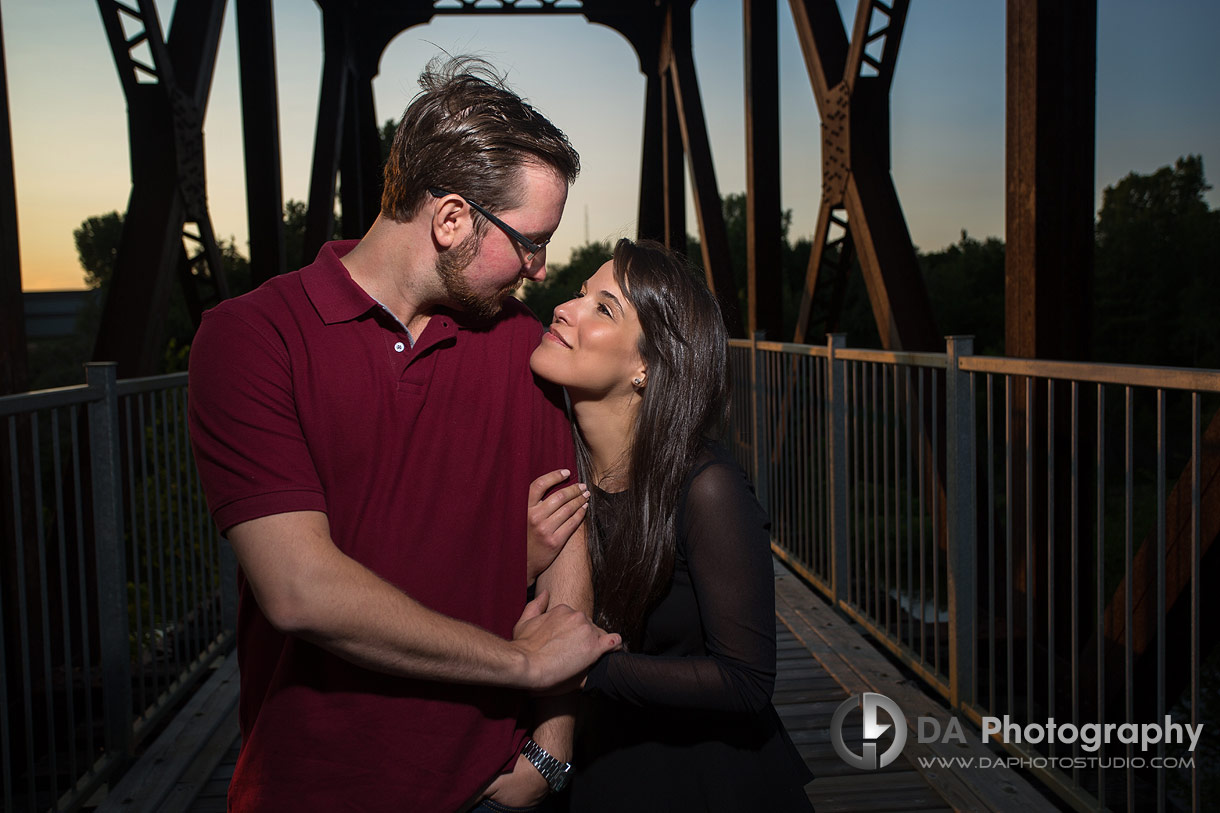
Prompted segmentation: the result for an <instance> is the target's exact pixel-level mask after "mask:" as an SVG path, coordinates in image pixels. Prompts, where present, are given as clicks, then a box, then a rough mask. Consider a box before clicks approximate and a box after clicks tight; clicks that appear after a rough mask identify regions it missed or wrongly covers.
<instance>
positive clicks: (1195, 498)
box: [1190, 392, 1203, 811]
mask: <svg viewBox="0 0 1220 813" xmlns="http://www.w3.org/2000/svg"><path fill="white" fill-rule="evenodd" d="M1190 401H1191V421H1190V459H1191V466H1190V722H1191V725H1200V724H1201V723H1200V722H1199V702H1200V697H1199V677H1200V674H1201V672H1202V669H1203V652H1202V648H1201V646H1200V639H1201V636H1202V629H1201V627H1200V621H1201V614H1200V613H1201V601H1202V590H1201V589H1200V584H1199V579H1200V578H1201V577H1202V574H1203V570H1202V567H1203V562H1202V544H1201V543H1202V538H1203V534H1202V528H1201V525H1200V523H1201V521H1202V511H1201V509H1200V506H1201V504H1202V500H1201V496H1202V494H1201V486H1200V481H1201V476H1200V474H1199V470H1200V469H1201V468H1202V467H1203V433H1202V426H1203V415H1202V404H1201V402H1200V396H1199V393H1198V392H1194V393H1191V396H1190ZM1200 780H1201V777H1200V776H1199V760H1198V759H1195V760H1194V761H1193V763H1192V765H1191V768H1190V809H1191V810H1192V811H1198V810H1202V807H1201V806H1200V790H1199V783H1200Z"/></svg>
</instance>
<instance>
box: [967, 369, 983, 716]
mask: <svg viewBox="0 0 1220 813" xmlns="http://www.w3.org/2000/svg"><path fill="white" fill-rule="evenodd" d="M973 349H974V348H973V347H971V350H972V351H973ZM967 400H968V403H969V413H968V414H969V417H970V429H969V432H970V435H969V437H970V456H969V460H970V462H969V465H970V469H969V475H970V480H969V481H968V482H969V483H970V488H971V489H972V491H973V498H972V500H971V502H972V505H973V506H974V507H973V508H972V509H971V511H970V523H971V524H970V528H971V537H970V538H971V540H973V541H972V542H971V550H972V551H973V562H974V564H973V568H972V572H971V574H970V579H971V580H972V581H973V580H975V579H977V577H978V570H979V562H978V555H979V526H978V513H979V493H978V485H979V484H978V478H977V473H978V468H979V465H978V464H979V428H978V402H979V377H978V374H977V373H971V374H970V396H969V398H968V399H967ZM973 592H974V595H973V597H972V598H971V602H972V603H971V606H970V608H969V609H970V613H971V616H970V622H971V623H970V631H971V636H972V639H971V641H970V646H971V656H970V657H971V668H970V672H969V675H970V703H971V704H973V705H976V706H977V705H978V702H979V658H978V641H979V634H980V630H979V623H978V622H979V611H978V606H979V595H978V585H977V584H975V585H974V590H973Z"/></svg>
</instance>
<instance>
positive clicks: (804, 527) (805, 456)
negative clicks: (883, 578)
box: [792, 356, 826, 578]
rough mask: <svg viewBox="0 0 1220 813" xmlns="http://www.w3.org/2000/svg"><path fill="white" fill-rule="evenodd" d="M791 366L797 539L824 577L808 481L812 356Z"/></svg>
mask: <svg viewBox="0 0 1220 813" xmlns="http://www.w3.org/2000/svg"><path fill="white" fill-rule="evenodd" d="M792 369H793V370H794V371H796V373H797V378H796V382H795V384H794V385H793V386H795V387H796V402H797V408H796V415H795V417H796V447H797V455H796V461H797V469H796V490H797V500H796V515H797V526H798V528H799V530H798V538H799V539H800V540H801V550H802V551H804V556H805V563H806V565H807V566H808V567H809V570H810V572H813V573H817V574H818V576H819V577H821V578H825V577H826V574H825V573H824V572H823V571H822V570H820V569H819V567H818V561H817V559H818V555H817V548H816V546H815V545H814V542H813V528H812V516H813V491H812V489H810V487H809V486H810V483H809V467H810V466H811V465H812V464H813V455H812V450H811V449H810V448H809V447H810V440H811V438H810V436H809V431H808V429H809V420H810V417H811V415H810V406H809V401H810V391H811V389H812V387H813V381H812V377H811V374H812V371H813V359H811V358H809V357H807V356H805V357H802V356H798V357H797V358H796V359H795V363H793V364H792Z"/></svg>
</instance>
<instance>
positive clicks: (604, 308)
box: [597, 302, 610, 316]
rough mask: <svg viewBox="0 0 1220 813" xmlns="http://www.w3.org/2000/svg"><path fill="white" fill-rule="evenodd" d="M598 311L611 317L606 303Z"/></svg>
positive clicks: (600, 305) (598, 307)
mask: <svg viewBox="0 0 1220 813" xmlns="http://www.w3.org/2000/svg"><path fill="white" fill-rule="evenodd" d="M597 310H598V311H600V312H601V313H604V314H606V315H607V316H609V315H610V309H609V308H607V307H606V305H605V303H604V302H603V303H601V304H599V305H598V306H597Z"/></svg>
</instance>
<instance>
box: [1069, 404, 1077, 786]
mask: <svg viewBox="0 0 1220 813" xmlns="http://www.w3.org/2000/svg"><path fill="white" fill-rule="evenodd" d="M1071 394H1072V406H1071V410H1072V414H1071V424H1072V437H1071V444H1072V446H1071V449H1070V454H1071V458H1072V470H1071V486H1070V487H1071V490H1072V500H1071V511H1072V518H1071V522H1072V529H1071V540H1070V544H1071V546H1072V549H1071V551H1070V560H1071V565H1070V569H1071V580H1072V589H1071V592H1070V595H1071V597H1072V606H1071V608H1070V618H1071V621H1070V625H1069V626H1070V632H1069V634H1070V635H1071V640H1070V642H1069V644H1068V649H1070V650H1071V653H1072V657H1071V661H1070V663H1069V668H1070V672H1071V694H1072V716H1071V719H1072V725H1079V724H1080V596H1079V595H1078V592H1077V591H1078V588H1079V586H1080V382H1078V381H1073V382H1072V383H1071ZM1071 752H1072V756H1073V757H1075V756H1078V755H1079V754H1080V743H1079V742H1077V743H1074V744H1073V745H1072V748H1071ZM1072 781H1073V782H1074V783H1076V784H1077V785H1079V784H1080V768H1079V766H1078V765H1077V764H1076V762H1075V761H1073V763H1072Z"/></svg>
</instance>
